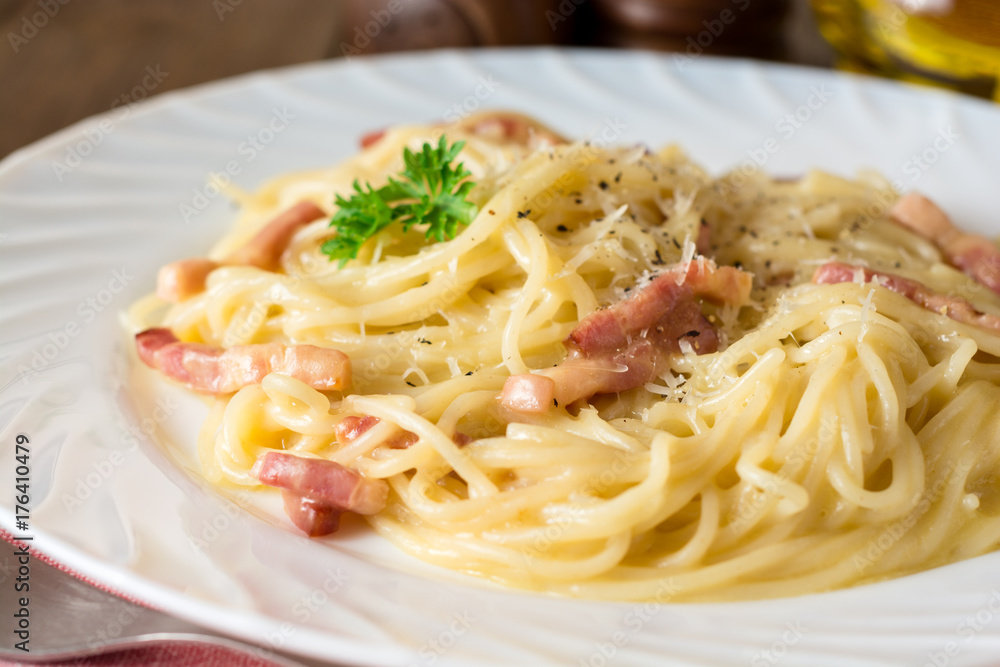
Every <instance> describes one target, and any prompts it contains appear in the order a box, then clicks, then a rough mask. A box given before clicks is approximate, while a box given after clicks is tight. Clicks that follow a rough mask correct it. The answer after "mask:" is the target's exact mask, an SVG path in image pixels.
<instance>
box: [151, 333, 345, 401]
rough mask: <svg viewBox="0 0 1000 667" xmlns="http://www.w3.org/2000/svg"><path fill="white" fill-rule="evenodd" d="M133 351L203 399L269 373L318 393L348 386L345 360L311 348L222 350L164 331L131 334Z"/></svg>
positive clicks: (267, 345) (274, 346)
mask: <svg viewBox="0 0 1000 667" xmlns="http://www.w3.org/2000/svg"><path fill="white" fill-rule="evenodd" d="M135 345H136V349H137V350H138V352H139V358H140V359H142V361H143V363H145V364H146V365H147V366H149V367H150V368H155V369H156V370H158V371H160V372H161V373H163V374H164V375H166V376H167V377H169V378H170V379H172V380H176V381H178V382H180V383H182V384H184V385H186V386H187V387H188V388H189V389H193V390H194V391H197V392H201V393H206V394H230V393H232V392H234V391H237V390H239V389H241V388H242V387H245V386H246V385H248V384H259V383H260V381H261V380H263V379H264V376H265V375H267V374H268V373H281V374H283V375H290V376H291V377H293V378H296V379H297V380H301V381H302V382H305V383H306V384H308V385H309V386H310V387H312V388H313V389H319V390H320V391H325V390H331V389H344V388H346V387H347V386H348V384H349V383H350V381H351V360H350V358H348V356H347V355H346V354H344V353H343V352H341V351H340V350H333V349H329V348H324V347H316V346H315V345H282V344H281V343H259V344H254V345H237V346H235V347H231V348H229V349H228V350H226V349H223V348H221V347H217V346H215V345H206V344H204V343H182V342H180V341H179V340H178V339H177V336H175V335H174V333H173V332H172V331H170V329H163V328H157V329H147V330H146V331H143V332H140V333H138V334H136V337H135Z"/></svg>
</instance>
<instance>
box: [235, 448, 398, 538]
mask: <svg viewBox="0 0 1000 667" xmlns="http://www.w3.org/2000/svg"><path fill="white" fill-rule="evenodd" d="M251 474H252V475H253V476H254V477H256V478H257V479H258V480H260V482H261V483H262V484H266V485H268V486H275V487H278V488H280V489H282V490H283V492H282V498H283V500H284V504H285V511H286V513H287V514H288V517H289V519H291V520H292V522H293V523H294V524H295V525H296V526H297V527H298V528H299V529H300V530H302V531H303V532H305V533H306V534H307V535H309V536H311V537H315V536H319V535H326V534H329V533H331V532H334V531H335V530H337V528H338V527H339V526H340V515H341V514H342V513H344V512H354V513H356V514H376V513H378V512H380V511H382V510H383V509H385V505H386V502H387V500H388V497H389V485H388V484H386V483H385V482H384V481H383V480H378V479H366V478H365V477H364V476H362V475H361V473H359V472H357V471H356V470H353V469H351V468H348V467H346V466H342V465H340V464H339V463H337V462H335V461H330V460H328V459H316V458H306V457H303V456H297V455H295V454H290V453H287V452H268V453H266V454H264V455H263V456H261V457H259V458H258V459H257V461H256V462H255V463H254V466H253V469H252V470H251Z"/></svg>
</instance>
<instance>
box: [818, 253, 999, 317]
mask: <svg viewBox="0 0 1000 667" xmlns="http://www.w3.org/2000/svg"><path fill="white" fill-rule="evenodd" d="M859 276H863V278H864V281H865V282H871V281H872V280H874V279H876V278H877V279H879V283H880V284H881V285H883V286H885V287H887V288H889V289H891V290H892V291H893V292H896V293H897V294H902V295H903V296H905V297H906V298H907V299H909V300H910V301H912V302H913V303H915V304H917V305H918V306H921V307H922V308H926V309H927V310H930V311H932V312H935V313H938V314H940V315H946V316H948V317H950V318H951V319H953V320H955V321H956V322H961V323H962V324H970V325H972V326H976V327H981V328H983V329H990V330H992V331H996V332H1000V317H997V316H996V315H991V314H989V313H984V312H982V311H980V310H977V309H976V307H975V306H973V305H972V304H971V303H970V302H969V301H967V300H965V299H963V298H962V297H958V296H951V295H948V294H941V293H940V292H935V291H934V290H932V289H930V288H928V287H926V286H925V285H923V284H921V283H919V282H917V281H916V280H910V279H909V278H903V277H901V276H897V275H895V274H892V273H882V272H880V271H872V270H871V269H866V268H864V267H860V266H851V265H850V264H843V263H841V262H827V263H826V264H824V265H823V266H821V267H819V268H818V269H816V273H815V274H813V279H812V281H813V282H814V283H815V284H817V285H830V284H834V283H849V282H854V281H855V280H857V278H858V277H859Z"/></svg>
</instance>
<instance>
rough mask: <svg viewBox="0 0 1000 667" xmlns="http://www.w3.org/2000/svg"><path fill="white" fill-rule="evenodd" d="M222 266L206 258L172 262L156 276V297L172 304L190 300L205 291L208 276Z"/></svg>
mask: <svg viewBox="0 0 1000 667" xmlns="http://www.w3.org/2000/svg"><path fill="white" fill-rule="evenodd" d="M220 266H221V264H219V263H218V262H216V261H214V260H211V259H207V258H204V257H195V258H194V259H182V260H180V261H179V262H171V263H170V264H167V265H166V266H163V267H161V268H160V272H159V274H157V276H156V296H158V297H160V298H161V299H163V300H164V301H170V302H171V303H178V302H180V301H184V300H185V299H189V298H191V297H192V296H194V295H195V294H198V293H199V292H201V291H203V290H204V289H205V281H206V280H207V279H208V274H210V273H211V272H212V271H215V270H216V269H217V268H219V267H220Z"/></svg>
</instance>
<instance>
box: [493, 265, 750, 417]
mask: <svg viewBox="0 0 1000 667" xmlns="http://www.w3.org/2000/svg"><path fill="white" fill-rule="evenodd" d="M752 282H753V277H752V276H751V275H750V274H749V273H745V272H743V271H740V270H739V269H736V268H734V267H731V266H722V267H717V266H716V265H715V263H714V262H711V261H710V260H705V259H703V258H699V259H697V260H693V261H691V262H688V263H685V264H677V265H674V266H672V267H670V268H668V269H667V270H666V271H664V272H663V273H661V274H660V275H658V276H657V277H656V278H654V279H653V280H652V281H651V282H650V283H649V284H648V285H646V286H645V287H644V288H642V289H641V290H640V291H639V292H638V293H636V294H634V295H633V296H631V297H629V298H628V299H625V300H623V301H620V302H618V303H617V304H615V305H614V306H611V307H609V308H604V309H602V310H598V311H596V312H594V313H591V314H590V315H588V316H587V317H585V318H583V320H581V321H580V323H579V324H578V325H577V326H576V328H575V329H573V331H572V332H571V333H570V335H569V337H568V338H567V339H566V341H565V345H566V348H567V350H568V355H567V357H566V360H565V361H564V362H563V363H561V364H559V365H557V366H555V367H553V368H547V369H544V370H542V371H539V372H538V373H532V374H527V375H515V376H513V377H511V378H508V379H507V381H506V382H505V383H504V390H503V393H502V395H501V402H502V404H503V405H504V406H505V407H507V408H509V409H511V410H515V411H521V412H529V413H540V412H544V411H545V410H547V409H548V408H549V407H552V406H553V405H557V404H558V405H566V404H568V403H572V402H573V401H575V400H577V399H580V398H588V397H590V396H593V395H594V394H607V393H616V392H621V391H627V390H629V389H634V388H636V387H640V386H642V385H643V384H645V383H646V382H649V381H650V380H652V379H653V378H655V377H657V376H658V375H659V374H660V373H662V372H663V370H664V368H665V367H666V366H667V364H668V363H669V360H670V357H671V356H673V355H676V354H678V353H680V351H681V341H682V340H684V341H687V342H688V343H689V344H690V345H691V347H692V349H694V351H695V352H697V353H698V354H705V353H707V352H714V351H715V350H716V349H718V344H719V338H718V334H717V333H716V331H715V327H713V326H712V324H711V323H710V322H709V321H708V320H707V319H706V318H705V316H704V315H703V314H702V312H701V305H700V304H699V303H698V301H697V299H696V297H701V298H705V299H709V300H712V301H716V302H719V303H729V304H732V305H735V306H742V305H745V304H746V303H748V302H749V300H750V289H751V287H752ZM543 378H544V379H543ZM545 380H551V383H547V382H546V381H545Z"/></svg>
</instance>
